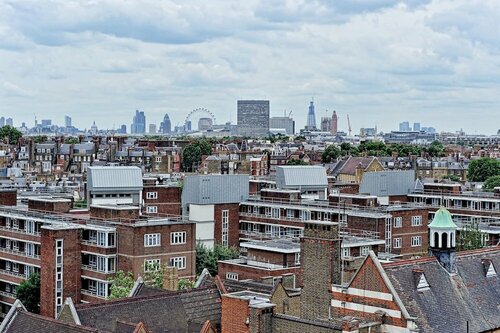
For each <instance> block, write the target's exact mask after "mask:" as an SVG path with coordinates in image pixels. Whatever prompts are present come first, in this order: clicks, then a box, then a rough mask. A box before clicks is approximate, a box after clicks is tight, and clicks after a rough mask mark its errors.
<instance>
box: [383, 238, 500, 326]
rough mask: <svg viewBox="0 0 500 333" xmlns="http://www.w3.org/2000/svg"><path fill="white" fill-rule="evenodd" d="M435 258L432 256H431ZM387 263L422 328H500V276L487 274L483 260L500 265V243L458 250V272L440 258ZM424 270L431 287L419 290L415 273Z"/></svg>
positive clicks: (386, 267) (391, 279)
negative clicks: (486, 246)
mask: <svg viewBox="0 0 500 333" xmlns="http://www.w3.org/2000/svg"><path fill="white" fill-rule="evenodd" d="M431 259H433V258H431ZM431 259H430V260H417V261H414V262H413V263H412V261H408V262H403V263H401V264H391V265H384V270H385V272H386V274H387V276H388V277H389V279H390V281H391V283H392V285H393V286H394V289H395V290H396V292H397V293H398V295H399V297H400V298H401V300H402V301H403V303H404V305H405V307H406V309H407V310H408V312H409V313H410V315H411V316H412V317H415V318H416V323H417V325H418V327H419V329H420V330H421V331H422V332H429V333H446V332H465V331H466V327H467V322H468V323H469V332H471V333H473V332H483V331H489V330H492V329H498V328H500V278H499V277H498V276H490V277H487V276H486V272H485V270H484V266H483V260H484V259H487V260H490V261H491V263H492V264H493V265H494V266H495V267H500V247H497V248H494V249H484V250H477V251H470V252H466V253H458V254H457V256H456V267H457V274H451V275H450V274H449V273H448V272H447V271H446V270H445V269H444V268H443V267H441V265H440V264H439V263H438V261H437V260H435V259H434V260H431ZM416 271H418V272H419V273H423V274H425V278H426V280H427V282H428V284H429V289H428V290H425V291H417V288H416V285H415V278H414V274H415V272H416Z"/></svg>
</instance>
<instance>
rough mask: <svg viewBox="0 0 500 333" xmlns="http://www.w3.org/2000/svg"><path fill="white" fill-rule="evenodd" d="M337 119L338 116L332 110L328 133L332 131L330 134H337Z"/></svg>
mask: <svg viewBox="0 0 500 333" xmlns="http://www.w3.org/2000/svg"><path fill="white" fill-rule="evenodd" d="M338 121H339V120H338V117H337V112H335V110H333V115H332V122H331V125H332V127H331V128H330V133H332V135H337V131H338V127H337V126H338Z"/></svg>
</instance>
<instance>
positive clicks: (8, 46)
mask: <svg viewBox="0 0 500 333" xmlns="http://www.w3.org/2000/svg"><path fill="white" fill-rule="evenodd" d="M499 17H500V1H498V0H480V1H473V0H451V1H447V0H438V1H417V0H410V1H401V2H397V1H389V0H352V1H332V0H325V1H322V0H263V1H257V0H244V1H224V0H184V1H180V0H179V1H169V0H165V1H159V0H143V1H124V0H102V1H97V0H75V1H71V0H44V1H39V0H16V1H13V0H12V1H11V0H0V115H2V116H5V117H13V118H14V123H15V125H19V124H20V122H21V121H25V122H27V123H28V124H29V125H33V123H34V115H35V114H36V116H37V117H38V119H42V118H43V119H45V118H52V119H53V120H54V122H55V123H57V124H63V121H64V115H66V114H67V115H70V116H71V117H72V118H73V122H74V124H75V125H76V126H79V127H82V128H84V127H87V128H88V127H90V124H91V122H92V121H93V120H95V121H96V123H97V124H98V126H99V127H100V128H112V127H113V126H115V127H118V126H119V125H120V124H127V126H128V127H129V126H130V123H131V121H132V116H133V113H134V110H135V109H137V108H139V109H141V110H144V111H145V112H146V117H147V122H148V123H157V124H159V122H160V121H161V119H162V118H163V115H164V114H165V113H168V114H169V115H170V118H171V119H172V123H173V125H176V124H181V123H183V122H184V118H185V117H186V115H187V114H188V113H189V111H190V110H193V109H196V108H199V107H204V108H207V109H209V110H211V111H212V112H213V113H214V114H215V116H216V118H217V122H219V123H222V122H226V121H230V120H231V121H233V122H236V101H237V100H238V99H269V100H270V101H271V115H276V116H278V115H282V114H283V113H284V110H287V112H288V111H292V112H293V113H292V115H293V117H294V118H295V120H296V121H297V127H303V126H304V125H305V122H306V117H307V107H308V103H309V100H310V99H311V97H312V96H314V100H315V103H316V117H317V118H318V119H319V117H321V116H324V115H325V114H327V112H326V110H328V114H331V111H332V110H334V109H335V110H337V113H338V114H339V117H340V121H339V127H340V129H344V130H345V129H346V127H347V125H346V122H347V121H346V115H347V114H349V116H350V119H351V122H352V125H353V128H354V129H358V128H359V127H363V126H364V127H372V126H375V125H377V126H378V128H379V129H381V130H384V131H389V130H390V129H395V128H397V126H398V123H399V122H400V121H403V120H408V121H410V122H414V121H420V122H421V123H422V126H434V127H436V128H437V129H438V130H440V131H441V130H447V131H455V130H457V129H460V128H463V129H464V130H466V131H467V132H469V133H487V134H493V133H496V131H497V130H498V129H499V128H500V21H499Z"/></svg>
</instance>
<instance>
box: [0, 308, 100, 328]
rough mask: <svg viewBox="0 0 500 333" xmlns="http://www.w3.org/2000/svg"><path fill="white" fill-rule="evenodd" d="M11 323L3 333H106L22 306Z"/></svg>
mask: <svg viewBox="0 0 500 333" xmlns="http://www.w3.org/2000/svg"><path fill="white" fill-rule="evenodd" d="M15 311H16V312H15V313H14V315H13V317H12V318H11V319H10V324H9V325H7V326H6V329H5V330H3V331H2V333H32V332H37V333H54V332H57V333H106V332H109V331H101V330H99V329H97V328H90V327H85V326H77V325H73V324H67V323H64V322H62V321H58V320H55V319H52V318H49V317H43V316H40V315H37V314H33V313H29V312H27V311H26V310H24V309H22V308H17V309H16V310H15Z"/></svg>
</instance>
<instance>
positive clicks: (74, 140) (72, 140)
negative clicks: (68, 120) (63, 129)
mask: <svg viewBox="0 0 500 333" xmlns="http://www.w3.org/2000/svg"><path fill="white" fill-rule="evenodd" d="M64 143H67V144H70V145H74V144H76V143H80V139H78V138H75V137H74V136H70V137H67V138H65V139H64Z"/></svg>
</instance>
